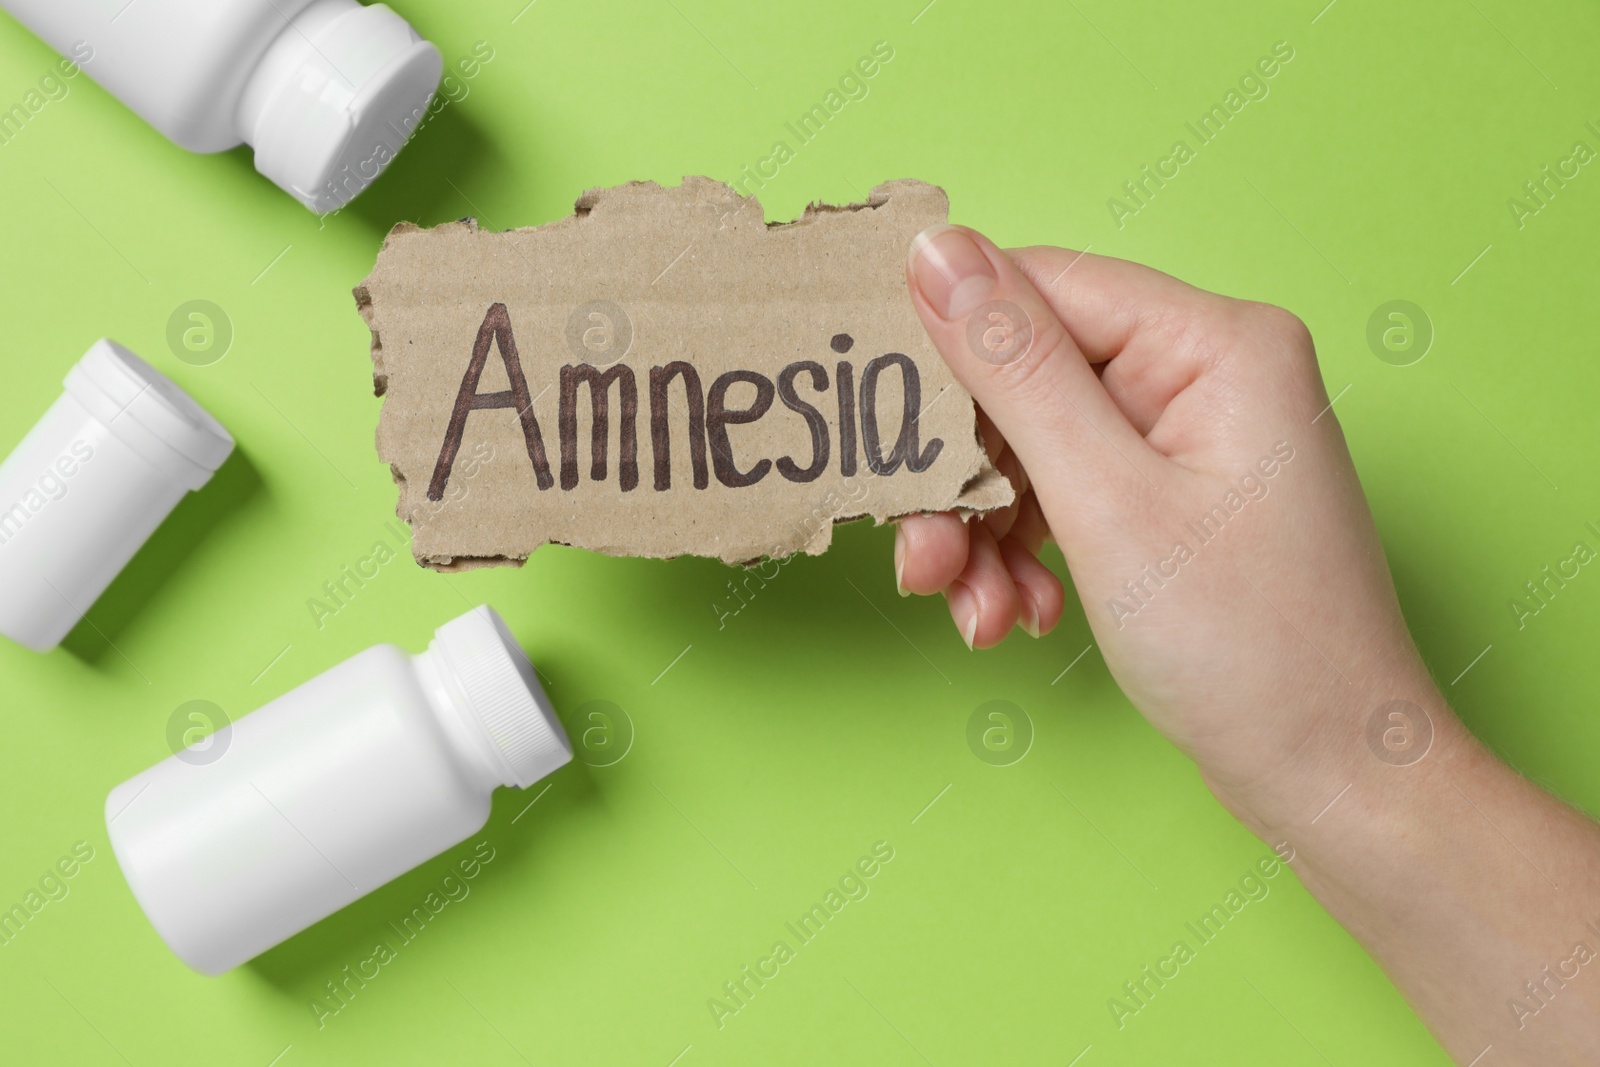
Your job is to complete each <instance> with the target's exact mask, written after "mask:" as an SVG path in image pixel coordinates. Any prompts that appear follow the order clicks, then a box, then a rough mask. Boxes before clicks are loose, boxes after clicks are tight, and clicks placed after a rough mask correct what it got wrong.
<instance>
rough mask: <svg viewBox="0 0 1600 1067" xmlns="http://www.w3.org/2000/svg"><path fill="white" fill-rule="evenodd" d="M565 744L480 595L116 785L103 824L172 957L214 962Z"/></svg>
mask: <svg viewBox="0 0 1600 1067" xmlns="http://www.w3.org/2000/svg"><path fill="white" fill-rule="evenodd" d="M571 759H572V745H571V743H570V742H569V741H568V740H567V735H566V732H565V731H564V730H563V729H562V727H561V722H560V720H559V719H557V718H556V716H555V713H554V712H553V711H552V710H551V708H550V704H549V701H548V700H547V698H546V697H545V694H544V690H543V689H542V688H541V687H540V685H539V680H538V677H537V675H536V674H535V672H534V669H533V665H532V663H530V662H529V661H528V658H527V656H525V655H524V654H523V652H522V649H521V648H520V647H519V646H518V645H517V643H516V640H515V638H513V637H512V636H511V633H510V631H509V630H508V629H507V628H506V625H505V623H504V622H503V621H501V619H500V616H499V615H497V614H496V613H495V612H494V611H493V610H492V609H490V608H488V607H479V608H476V609H474V610H472V611H470V612H468V613H467V614H465V615H463V616H461V617H460V618H457V619H453V620H452V621H450V622H447V623H445V624H444V625H443V626H441V627H439V629H438V630H437V631H435V634H434V639H433V642H432V643H431V644H430V645H429V646H428V651H426V652H424V653H422V654H421V655H418V656H411V655H408V654H407V653H406V652H405V651H403V650H402V649H400V648H398V647H396V646H394V645H378V646H376V647H374V648H369V649H367V650H366V651H365V652H362V653H359V654H357V655H356V656H353V657H352V658H350V659H348V660H345V661H344V662H343V663H340V664H338V665H337V666H335V667H333V668H331V669H330V670H327V671H325V672H323V673H322V674H320V675H318V676H317V677H315V678H313V679H311V680H310V681H308V682H306V683H305V684H303V685H301V686H300V687H299V688H297V689H294V690H291V691H290V692H288V693H285V694H284V695H283V696H281V697H279V698H278V699H276V700H274V701H272V702H271V703H270V704H267V705H265V706H263V707H261V708H258V709H257V710H255V711H253V712H251V713H250V714H248V715H245V716H243V717H242V718H240V719H239V720H238V721H237V722H234V723H232V724H231V725H227V726H224V727H223V728H222V729H221V730H219V731H217V733H215V734H213V735H212V736H210V737H208V738H206V739H205V740H204V741H201V742H198V743H197V744H196V745H193V746H190V747H189V748H186V749H183V750H182V751H179V752H177V753H175V754H174V755H172V756H169V757H168V758H167V759H165V760H163V761H162V762H160V763H158V764H156V765H155V766H154V767H151V768H150V769H149V770H147V771H145V772H144V773H142V774H138V775H135V776H134V777H132V778H130V779H128V780H127V781H126V782H123V783H122V784H121V785H119V786H117V787H116V788H115V789H113V790H112V791H111V795H110V796H109V797H107V798H106V828H107V830H108V832H109V834H110V837H111V847H112V850H113V851H114V852H115V853H116V857H117V863H118V865H119V866H120V867H121V868H122V874H123V876H124V877H125V878H126V879H127V882H128V886H129V888H131V889H132V890H133V895H134V896H135V897H136V898H137V899H138V901H139V904H140V906H141V907H142V908H143V909H144V912H145V914H146V915H147V916H148V917H149V919H150V922H151V924H152V925H154V926H155V928H156V932H157V933H158V934H160V935H161V938H162V940H163V941H165V942H166V943H167V945H168V947H170V948H171V949H172V951H173V952H175V953H177V955H178V957H179V958H180V959H181V960H183V962H184V963H187V964H188V965H189V966H190V967H192V968H194V969H195V970H197V971H199V972H200V973H202V974H221V973H222V972H224V971H226V970H229V969H231V968H233V967H236V966H238V965H239V964H241V963H243V962H245V961H246V960H248V959H251V958H252V957H254V956H256V955H259V954H260V953H262V952H265V951H266V950H267V949H269V948H271V947H272V946H274V945H276V944H278V943H279V942H280V941H283V940H285V939H286V938H288V937H290V936H291V935H293V934H295V933H298V932H299V931H301V930H303V929H305V928H306V927H308V926H310V925H311V924H312V923H315V922H316V921H317V920H319V919H322V918H324V917H326V916H328V915H331V914H333V912H335V911H337V910H338V909H340V908H342V907H344V906H345V905H346V904H349V903H350V902H352V901H354V900H356V899H357V898H358V897H361V896H364V895H366V894H367V893H370V892H372V891H373V890H374V889H377V888H378V887H379V886H381V885H383V884H384V883H385V882H387V881H389V880H390V879H392V878H395V877H397V876H398V875H401V874H404V873H405V872H406V871H408V870H410V869H411V868H413V867H415V866H416V865H417V864H419V863H422V862H423V861H425V860H427V859H430V858H432V857H433V856H436V855H438V854H439V853H440V852H443V851H444V850H445V849H447V848H449V847H450V846H452V845H455V844H458V843H459V842H461V841H463V840H465V839H466V838H467V837H469V836H471V835H472V834H474V833H476V832H478V831H479V830H481V829H482V828H483V825H484V823H486V822H487V821H488V819H489V797H490V794H491V793H492V792H493V791H494V789H495V788H496V787H497V786H501V785H508V786H516V787H518V788H526V787H527V786H529V785H532V784H533V783H534V782H536V781H538V780H539V779H541V778H543V777H544V776H545V775H547V774H550V773H551V772H552V771H555V770H556V769H557V768H559V767H561V766H563V765H565V764H566V763H567V762H568V761H570V760H571Z"/></svg>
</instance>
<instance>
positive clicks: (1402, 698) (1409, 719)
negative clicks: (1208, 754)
mask: <svg viewBox="0 0 1600 1067" xmlns="http://www.w3.org/2000/svg"><path fill="white" fill-rule="evenodd" d="M1275 714H1276V715H1277V716H1278V717H1279V718H1280V719H1281V720H1284V721H1286V723H1287V726H1286V729H1285V731H1284V732H1285V733H1286V734H1287V736H1285V737H1284V738H1283V740H1282V741H1281V743H1280V745H1279V747H1278V748H1277V750H1276V751H1275V752H1274V753H1273V754H1272V755H1271V756H1269V757H1268V758H1267V759H1266V761H1265V765H1264V766H1263V767H1262V769H1261V771H1260V772H1259V773H1257V774H1254V775H1252V776H1250V777H1249V778H1248V779H1240V778H1239V777H1238V776H1237V775H1234V776H1232V777H1231V778H1230V779H1225V778H1223V777H1221V776H1218V775H1215V774H1213V773H1211V772H1210V771H1209V770H1208V768H1207V767H1205V766H1204V765H1202V766H1201V768H1200V770H1201V774H1202V776H1203V777H1204V778H1205V781H1206V784H1207V785H1208V786H1209V787H1210V789H1211V791H1212V793H1213V794H1214V795H1215V796H1216V797H1217V799H1218V800H1219V801H1220V802H1221V803H1222V805H1223V806H1224V807H1225V808H1227V809H1228V810H1229V811H1230V812H1231V813H1232V814H1233V815H1234V817H1235V818H1237V819H1239V820H1240V822H1242V823H1244V825H1245V826H1246V827H1248V828H1249V829H1250V830H1251V831H1252V832H1253V833H1255V834H1256V835H1257V836H1258V837H1261V838H1262V839H1263V840H1264V841H1266V842H1267V843H1268V844H1270V845H1274V846H1276V845H1278V844H1280V843H1282V842H1284V841H1290V842H1291V843H1292V841H1293V839H1294V838H1295V836H1296V835H1297V834H1298V835H1300V836H1308V835H1310V834H1312V833H1313V831H1314V828H1316V827H1318V826H1320V825H1321V824H1323V823H1324V822H1326V821H1327V820H1328V819H1329V818H1330V817H1331V814H1332V812H1333V811H1334V810H1335V809H1337V807H1338V806H1339V805H1341V804H1343V803H1345V802H1346V801H1348V800H1351V799H1352V796H1353V795H1355V796H1358V797H1359V799H1360V801H1361V806H1362V807H1363V809H1370V808H1371V807H1372V806H1373V805H1379V806H1383V805H1387V804H1391V803H1398V802H1403V798H1404V797H1405V796H1406V795H1407V794H1408V793H1411V792H1413V791H1416V790H1423V791H1429V790H1431V789H1433V788H1435V787H1437V786H1439V785H1441V784H1442V780H1441V779H1440V777H1439V775H1441V774H1446V773H1447V769H1448V768H1451V767H1455V768H1457V769H1459V768H1461V767H1462V766H1463V761H1465V760H1470V756H1471V753H1472V752H1474V751H1476V750H1477V749H1478V746H1477V742H1476V741H1475V740H1474V739H1473V738H1472V736H1471V734H1470V733H1468V732H1467V730H1466V728H1465V727H1464V726H1463V725H1462V724H1461V721H1460V720H1459V719H1457V718H1456V715H1455V713H1454V712H1453V711H1452V710H1451V709H1450V706H1449V705H1448V704H1447V703H1446V702H1445V699H1444V697H1443V695H1442V694H1441V693H1440V692H1439V690H1438V687H1437V686H1436V685H1435V684H1434V682H1433V680H1432V678H1431V677H1429V675H1428V674H1427V671H1426V670H1425V669H1424V668H1423V667H1422V665H1421V663H1420V662H1418V663H1417V664H1416V666H1415V669H1410V668H1409V667H1403V668H1401V669H1399V670H1395V671H1392V672H1386V673H1384V674H1382V675H1378V676H1376V677H1374V678H1373V679H1372V680H1369V681H1366V683H1365V684H1357V685H1349V684H1340V685H1339V686H1338V687H1337V688H1330V689H1328V690H1326V691H1324V692H1322V693H1319V694H1314V695H1311V696H1310V697H1308V699H1307V700H1306V701H1305V702H1304V703H1303V704H1302V706H1300V707H1299V708H1295V709H1292V710H1287V709H1285V710H1280V711H1278V712H1276V713H1275Z"/></svg>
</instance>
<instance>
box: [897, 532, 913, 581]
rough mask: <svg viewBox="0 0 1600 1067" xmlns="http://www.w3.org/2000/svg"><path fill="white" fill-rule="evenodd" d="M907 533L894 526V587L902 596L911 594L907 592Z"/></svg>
mask: <svg viewBox="0 0 1600 1067" xmlns="http://www.w3.org/2000/svg"><path fill="white" fill-rule="evenodd" d="M905 574H906V535H905V531H904V530H902V529H900V527H898V526H896V527H895V528H894V587H895V590H896V591H897V592H898V593H899V594H900V595H901V596H910V595H911V594H910V593H908V592H906V582H905Z"/></svg>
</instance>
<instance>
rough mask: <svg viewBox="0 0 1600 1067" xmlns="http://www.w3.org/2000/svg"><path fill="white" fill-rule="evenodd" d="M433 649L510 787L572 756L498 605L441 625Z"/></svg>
mask: <svg viewBox="0 0 1600 1067" xmlns="http://www.w3.org/2000/svg"><path fill="white" fill-rule="evenodd" d="M429 651H430V652H433V653H435V654H436V655H437V658H438V660H439V663H440V669H441V671H442V672H443V673H445V674H447V675H449V676H450V677H451V678H452V679H453V680H454V681H455V683H456V685H457V686H458V687H459V691H460V692H461V694H462V695H463V696H464V697H465V700H466V705H467V711H468V713H469V714H470V715H471V717H472V718H473V719H474V721H476V722H477V724H478V725H479V726H480V727H482V730H483V736H484V737H485V738H486V739H487V740H488V741H489V743H490V748H491V749H492V750H493V752H494V754H495V756H496V758H497V759H499V760H500V761H502V762H503V764H504V770H505V772H506V778H505V781H506V784H507V785H515V786H517V787H518V788H519V789H526V788H527V787H528V786H530V785H532V784H533V783H534V782H537V781H538V780H539V779H541V778H543V777H544V776H545V775H547V774H550V773H551V772H552V771H555V770H556V769H557V768H560V767H562V766H564V765H566V764H567V763H568V762H569V761H570V760H571V759H572V744H571V743H570V742H569V741H568V740H567V732H566V731H565V730H564V729H562V727H561V720H559V719H557V718H556V713H555V711H554V710H553V709H552V708H551V707H550V700H549V698H548V697H546V696H545V694H544V688H543V687H542V686H540V685H539V678H538V675H537V674H536V673H535V672H534V669H533V663H532V662H531V661H530V660H529V659H528V657H527V655H526V654H525V653H524V652H523V651H522V646H520V645H519V644H517V640H516V638H515V637H513V636H511V631H510V630H509V629H508V628H507V627H506V624H505V621H504V620H503V619H501V618H500V616H499V614H498V613H496V612H495V610H494V609H493V608H491V607H489V606H488V605H486V604H485V605H481V606H479V607H476V608H473V609H472V610H471V611H469V612H467V613H466V614H465V615H462V616H461V617H460V618H456V619H451V620H450V621H449V622H447V623H445V624H444V625H443V626H441V627H439V628H438V629H437V630H435V631H434V637H433V643H432V644H431V645H430V646H429Z"/></svg>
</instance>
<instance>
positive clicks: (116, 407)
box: [63, 337, 233, 490]
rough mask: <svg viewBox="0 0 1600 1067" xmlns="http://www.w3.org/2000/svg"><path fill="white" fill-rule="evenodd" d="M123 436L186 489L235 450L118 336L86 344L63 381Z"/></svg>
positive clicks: (225, 435)
mask: <svg viewBox="0 0 1600 1067" xmlns="http://www.w3.org/2000/svg"><path fill="white" fill-rule="evenodd" d="M63 384H64V385H65V386H66V390H67V392H68V393H69V394H70V395H71V396H72V397H73V399H75V400H77V401H78V403H80V404H82V405H83V406H84V408H85V409H87V410H88V412H89V413H90V414H91V415H93V416H94V417H95V418H96V419H98V420H99V421H100V422H101V423H102V424H103V425H104V426H105V427H106V429H107V430H109V431H110V432H111V434H112V436H114V437H116V438H118V439H119V440H121V441H122V442H123V443H124V444H126V445H127V446H128V447H129V448H131V449H133V451H134V452H136V453H138V454H139V455H140V456H141V457H142V458H143V459H145V460H146V461H147V462H149V463H150V464H151V465H152V466H154V467H155V468H156V469H158V470H162V471H166V472H167V473H169V474H171V475H172V476H173V477H174V478H176V479H177V480H178V481H179V482H180V483H181V484H182V485H183V486H184V488H186V489H191V490H193V489H199V488H200V487H201V486H203V485H205V484H206V482H208V481H210V480H211V475H212V474H213V473H214V472H215V471H216V469H217V468H218V467H220V466H222V463H223V461H224V460H226V459H227V458H228V456H229V455H230V454H231V453H232V452H233V435H232V434H230V433H229V432H228V431H227V429H226V428H225V427H224V426H223V425H222V423H220V422H218V421H217V420H216V419H215V418H213V417H212V415H211V413H210V412H208V411H206V409H205V408H202V407H201V406H200V405H199V404H197V403H195V401H194V398H193V397H191V396H190V395H189V394H188V393H186V392H184V391H183V390H182V389H181V388H179V386H178V385H177V383H175V382H174V381H172V379H170V378H168V377H167V376H166V375H164V374H162V373H161V372H160V371H158V370H156V369H155V368H154V367H152V366H150V364H148V363H146V362H145V361H144V360H142V359H140V358H139V357H138V356H136V355H134V354H133V353H132V352H130V351H128V350H127V349H126V348H124V347H122V346H121V345H119V344H117V342H115V341H112V340H109V339H107V338H104V337H102V338H101V339H100V340H98V341H96V342H95V343H94V344H92V345H90V346H89V351H88V352H86V353H85V354H84V357H83V358H82V359H80V360H79V361H78V362H77V363H76V364H75V365H74V366H73V368H72V369H71V370H70V371H68V372H67V377H66V380H65V381H64V382H63Z"/></svg>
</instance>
